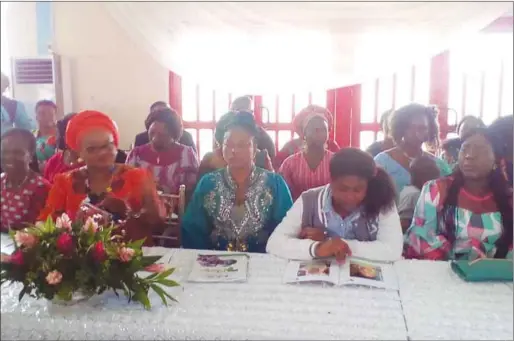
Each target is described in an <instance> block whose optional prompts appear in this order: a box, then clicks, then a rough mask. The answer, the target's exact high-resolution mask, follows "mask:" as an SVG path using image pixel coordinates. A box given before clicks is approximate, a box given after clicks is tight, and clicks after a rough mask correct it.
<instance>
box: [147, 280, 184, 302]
mask: <svg viewBox="0 0 514 341" xmlns="http://www.w3.org/2000/svg"><path fill="white" fill-rule="evenodd" d="M151 287H152V289H153V290H154V291H155V292H156V293H157V294H159V290H160V292H161V293H162V294H163V295H164V296H166V297H167V298H169V299H170V300H172V301H173V302H178V301H177V300H176V299H175V297H173V296H171V295H170V294H168V293H167V292H166V290H164V289H163V288H161V287H160V286H158V285H157V284H152V285H151ZM156 288H157V289H156ZM159 296H160V295H159ZM165 304H166V305H168V303H167V302H166V303H165Z"/></svg>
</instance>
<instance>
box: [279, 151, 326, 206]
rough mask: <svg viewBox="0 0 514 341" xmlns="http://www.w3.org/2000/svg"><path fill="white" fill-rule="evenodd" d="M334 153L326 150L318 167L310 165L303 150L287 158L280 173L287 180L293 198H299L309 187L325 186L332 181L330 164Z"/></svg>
mask: <svg viewBox="0 0 514 341" xmlns="http://www.w3.org/2000/svg"><path fill="white" fill-rule="evenodd" d="M332 155H334V153H332V152H331V151H328V150H325V156H324V157H323V159H322V160H321V162H320V164H319V165H318V166H317V167H316V169H311V168H310V167H309V164H308V163H307V160H306V159H305V156H304V153H303V152H299V153H296V154H293V155H291V156H290V157H288V158H287V159H285V161H284V163H283V164H282V166H281V167H280V170H279V173H280V175H282V176H283V177H284V180H286V183H287V185H288V186H289V190H290V191H291V196H292V197H293V200H296V199H298V197H299V196H300V195H301V194H302V193H303V192H304V191H306V190H308V189H311V188H316V187H320V186H324V185H326V184H328V183H329V182H330V170H329V168H330V167H329V165H330V159H331V158H332Z"/></svg>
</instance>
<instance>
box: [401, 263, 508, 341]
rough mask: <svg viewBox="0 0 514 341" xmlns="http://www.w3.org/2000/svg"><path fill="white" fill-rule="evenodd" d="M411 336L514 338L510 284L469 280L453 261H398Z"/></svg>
mask: <svg viewBox="0 0 514 341" xmlns="http://www.w3.org/2000/svg"><path fill="white" fill-rule="evenodd" d="M395 269H396V273H397V274H398V279H399V284H400V297H401V302H402V306H403V311H404V314H405V320H406V323H407V330H408V335H409V338H410V339H412V340H443V339H444V340H512V339H513V330H512V323H513V321H512V318H513V314H512V310H513V309H512V298H513V295H512V283H466V282H464V281H462V280H461V279H460V278H458V276H457V275H456V274H454V273H453V272H452V270H451V269H450V266H449V263H446V262H430V261H409V260H405V261H401V262H397V263H395Z"/></svg>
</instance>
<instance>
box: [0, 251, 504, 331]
mask: <svg viewBox="0 0 514 341" xmlns="http://www.w3.org/2000/svg"><path fill="white" fill-rule="evenodd" d="M145 253H146V254H152V255H163V256H164V259H165V260H166V261H168V260H169V261H170V264H171V266H173V267H176V268H177V270H176V272H175V273H174V274H173V275H172V277H173V279H175V280H177V281H179V282H180V283H181V286H180V287H177V288H172V289H170V290H169V292H170V294H171V295H173V296H174V297H175V298H177V300H178V301H179V302H178V303H175V304H172V305H171V306H169V307H165V306H163V305H162V303H160V301H159V299H158V297H156V296H155V295H152V296H151V302H152V305H153V308H152V310H151V311H145V310H144V309H143V308H142V307H141V306H140V305H138V304H136V303H130V304H129V303H127V301H126V300H125V299H123V298H119V299H118V298H116V297H115V296H114V295H113V294H105V295H102V296H99V297H96V298H93V299H91V300H90V301H87V302H83V303H80V304H77V305H75V306H71V307H60V306H56V305H55V304H52V303H50V302H47V301H45V300H39V301H37V300H33V299H31V298H25V299H24V300H23V301H22V302H20V303H18V292H19V287H17V286H10V287H2V291H1V295H2V305H1V339H2V340H13V339H17V340H21V339H22V340H33V339H51V340H59V339H60V340H93V339H94V340H131V339H132V340H265V339H270V340H271V339H275V340H277V339H284V340H293V339H294V340H357V339H359V340H423V339H431V340H434V339H446V340H449V339H452V340H455V339H498V340H500V339H503V340H508V339H512V336H513V328H512V321H513V309H512V298H513V291H512V286H509V285H507V284H505V283H496V284H483V283H482V284H468V283H464V282H462V281H461V280H460V279H458V278H457V277H456V276H455V275H454V274H453V273H451V270H450V269H449V266H448V264H447V263H444V262H428V261H400V262H397V263H396V264H395V267H396V272H397V274H398V280H399V285H400V288H399V291H390V290H381V289H371V288H365V287H330V286H322V285H285V284H283V283H282V276H283V271H284V268H285V266H286V261H285V260H282V259H279V258H276V257H273V256H271V255H262V254H252V255H251V258H250V265H249V278H248V281H247V282H246V283H228V284H226V283H223V284H221V283H215V284H203V283H188V282H187V281H186V279H187V275H188V273H189V271H190V269H191V266H192V263H193V261H194V259H195V257H196V254H197V252H196V251H194V250H179V249H164V248H158V247H156V248H147V249H145Z"/></svg>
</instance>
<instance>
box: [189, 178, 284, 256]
mask: <svg viewBox="0 0 514 341" xmlns="http://www.w3.org/2000/svg"><path fill="white" fill-rule="evenodd" d="M235 197H236V184H235V183H234V181H233V180H232V177H231V176H230V174H229V172H228V170H227V168H223V169H219V170H217V171H214V172H212V173H208V174H206V175H205V176H203V177H202V179H201V180H200V182H199V183H198V185H197V186H196V189H195V192H194V194H193V197H192V199H191V202H190V203H189V205H188V207H187V209H186V212H185V214H184V217H183V219H182V226H181V230H182V246H183V247H185V248H189V249H215V250H226V251H247V252H265V249H266V243H267V241H268V238H269V236H270V234H271V233H272V232H273V230H275V227H276V226H277V225H278V224H279V223H280V222H281V221H282V218H284V216H285V215H286V213H287V211H288V210H289V208H291V206H292V204H293V203H292V199H291V193H290V192H289V189H288V187H287V185H286V183H285V181H284V179H283V178H282V177H281V176H280V175H278V174H275V173H272V172H268V171H266V170H264V169H262V168H255V169H254V170H253V172H252V173H251V175H250V184H249V187H248V190H247V192H246V200H245V202H244V204H243V205H240V206H236V205H235Z"/></svg>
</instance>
